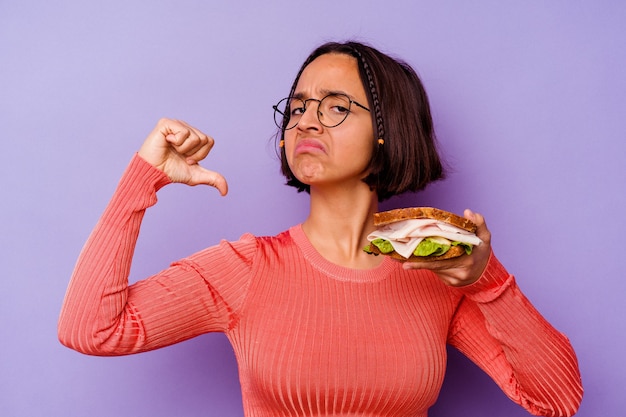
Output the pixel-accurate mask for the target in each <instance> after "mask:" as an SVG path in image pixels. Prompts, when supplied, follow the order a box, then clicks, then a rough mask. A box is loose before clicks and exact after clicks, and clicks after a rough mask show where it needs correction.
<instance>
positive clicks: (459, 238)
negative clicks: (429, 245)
mask: <svg viewBox="0 0 626 417" xmlns="http://www.w3.org/2000/svg"><path fill="white" fill-rule="evenodd" d="M435 236H436V237H443V238H446V239H448V240H451V241H456V242H462V243H468V244H470V245H480V243H481V242H482V241H481V240H480V239H479V238H478V237H477V236H476V235H475V234H473V233H470V232H468V231H467V230H463V229H460V228H458V227H456V226H452V225H450V224H448V223H444V222H441V221H438V220H434V219H410V220H402V221H399V222H394V223H389V224H387V225H385V226H383V227H381V228H380V229H376V230H375V231H374V232H372V233H371V234H370V235H369V236H367V240H369V241H370V242H371V241H372V240H374V239H378V238H381V239H385V240H388V241H389V242H391V245H392V246H393V248H394V249H395V251H396V252H397V253H398V254H400V255H402V256H403V257H405V258H408V257H410V256H411V254H412V253H413V251H414V250H415V248H416V247H417V245H419V243H420V242H421V241H422V240H424V238H427V237H435Z"/></svg>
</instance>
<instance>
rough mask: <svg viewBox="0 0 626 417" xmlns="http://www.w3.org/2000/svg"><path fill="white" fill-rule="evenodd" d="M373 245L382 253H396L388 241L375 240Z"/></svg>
mask: <svg viewBox="0 0 626 417" xmlns="http://www.w3.org/2000/svg"><path fill="white" fill-rule="evenodd" d="M372 245H374V246H376V247H377V248H378V249H379V250H380V252H381V253H391V252H393V251H394V249H393V245H392V244H391V242H390V241H388V240H386V239H380V238H379V239H374V240H372Z"/></svg>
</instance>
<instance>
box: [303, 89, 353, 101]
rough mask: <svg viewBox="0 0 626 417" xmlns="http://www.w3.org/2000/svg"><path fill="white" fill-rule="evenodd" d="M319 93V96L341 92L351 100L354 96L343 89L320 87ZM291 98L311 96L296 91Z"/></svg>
mask: <svg viewBox="0 0 626 417" xmlns="http://www.w3.org/2000/svg"><path fill="white" fill-rule="evenodd" d="M319 92H320V94H321V97H320V99H321V98H323V97H326V96H328V95H337V94H343V95H344V96H348V97H349V98H350V99H351V100H354V97H353V96H352V95H351V94H348V93H346V92H345V91H341V90H327V89H322V90H320V91H319ZM292 97H293V98H298V99H300V100H304V99H305V98H311V97H307V96H306V94H304V93H302V92H296V93H294V94H293V96H292Z"/></svg>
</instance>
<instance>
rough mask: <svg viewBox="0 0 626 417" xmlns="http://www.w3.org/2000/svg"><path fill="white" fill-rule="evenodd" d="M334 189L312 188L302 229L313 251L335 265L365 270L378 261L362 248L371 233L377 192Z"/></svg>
mask: <svg viewBox="0 0 626 417" xmlns="http://www.w3.org/2000/svg"><path fill="white" fill-rule="evenodd" d="M362 185H363V186H357V187H342V188H337V189H330V190H329V189H324V190H320V189H316V188H312V189H311V203H310V212H309V216H308V218H307V219H306V220H305V221H304V222H303V224H302V229H303V231H304V233H305V234H306V235H307V237H308V239H309V241H310V242H311V244H312V245H313V247H315V249H316V250H317V251H318V252H319V253H320V254H321V255H322V256H323V257H324V258H326V259H327V260H329V261H330V262H333V263H335V264H338V265H341V266H346V267H350V268H355V269H368V268H373V267H376V266H378V265H379V264H380V259H378V257H374V256H371V255H368V254H367V253H365V252H364V251H363V247H364V246H365V245H366V244H367V243H368V241H367V235H368V234H369V233H371V232H372V231H373V230H374V223H373V220H372V214H373V213H374V212H376V211H377V209H378V199H377V196H376V193H375V192H373V191H371V190H370V189H369V187H368V186H367V185H365V184H362Z"/></svg>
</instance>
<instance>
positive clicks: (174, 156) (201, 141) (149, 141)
mask: <svg viewBox="0 0 626 417" xmlns="http://www.w3.org/2000/svg"><path fill="white" fill-rule="evenodd" d="M214 144H215V141H214V140H213V138H212V137H210V136H208V135H206V134H204V133H203V132H202V131H200V130H198V129H196V128H194V127H192V126H190V125H189V124H187V123H185V122H183V121H180V120H172V119H161V120H159V122H158V123H157V126H156V127H155V128H154V130H153V131H152V132H151V133H150V134H149V135H148V137H147V138H146V140H145V142H144V143H143V145H142V146H141V149H140V150H139V156H141V157H142V158H144V159H145V160H146V161H148V162H149V163H150V164H152V165H153V166H155V167H156V168H158V169H160V170H162V171H163V172H165V174H166V175H167V176H168V177H169V178H170V180H171V181H173V182H179V183H183V184H188V185H198V184H206V185H210V186H212V187H215V188H217V189H218V191H219V192H220V194H222V195H226V193H227V192H228V184H227V183H226V179H224V177H223V176H222V175H221V174H219V173H217V172H214V171H210V170H207V169H205V168H202V167H201V166H200V165H199V164H198V163H199V162H200V161H202V160H203V159H204V158H206V157H207V155H208V154H209V152H211V149H212V148H213V145H214Z"/></svg>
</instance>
